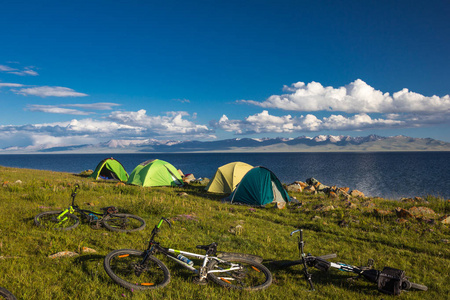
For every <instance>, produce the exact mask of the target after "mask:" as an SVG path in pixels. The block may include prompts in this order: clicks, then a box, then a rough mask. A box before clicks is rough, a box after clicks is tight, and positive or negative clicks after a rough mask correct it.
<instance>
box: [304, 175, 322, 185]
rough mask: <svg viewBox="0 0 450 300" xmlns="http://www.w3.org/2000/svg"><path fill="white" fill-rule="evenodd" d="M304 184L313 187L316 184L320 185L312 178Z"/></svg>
mask: <svg viewBox="0 0 450 300" xmlns="http://www.w3.org/2000/svg"><path fill="white" fill-rule="evenodd" d="M306 183H307V184H308V185H313V186H316V185H317V184H320V182H319V180H317V179H315V178H313V177H311V178H308V179H306Z"/></svg>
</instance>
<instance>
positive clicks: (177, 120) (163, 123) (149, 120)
mask: <svg viewBox="0 0 450 300" xmlns="http://www.w3.org/2000/svg"><path fill="white" fill-rule="evenodd" d="M186 116H189V114H188V113H187V112H168V113H167V114H166V115H165V116H149V115H147V111H146V110H144V109H141V110H139V111H136V112H134V111H115V112H112V113H111V114H110V115H109V117H108V118H109V119H110V120H112V121H116V122H119V123H122V124H128V125H131V126H140V127H144V128H147V130H149V131H151V132H153V133H156V134H158V135H162V136H167V135H180V136H181V135H184V134H187V135H197V134H200V135H201V134H207V133H209V132H210V130H209V128H208V127H207V126H206V125H198V124H195V123H194V122H192V121H189V120H186V119H184V118H183V117H186Z"/></svg>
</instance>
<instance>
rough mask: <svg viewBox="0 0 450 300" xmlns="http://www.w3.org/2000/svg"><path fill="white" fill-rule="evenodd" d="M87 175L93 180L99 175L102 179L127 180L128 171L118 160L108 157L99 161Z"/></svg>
mask: <svg viewBox="0 0 450 300" xmlns="http://www.w3.org/2000/svg"><path fill="white" fill-rule="evenodd" d="M89 177H90V178H94V179H95V180H97V179H98V178H99V177H100V178H103V179H115V180H120V181H127V180H128V173H127V172H126V171H125V169H124V167H123V166H122V164H121V163H120V162H118V161H117V160H115V159H114V158H112V157H110V158H105V159H104V160H102V161H101V162H99V163H98V165H97V167H96V168H95V171H94V172H93V173H92V174H91V175H90V176H89Z"/></svg>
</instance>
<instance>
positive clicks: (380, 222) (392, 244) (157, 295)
mask: <svg viewBox="0 0 450 300" xmlns="http://www.w3.org/2000/svg"><path fill="white" fill-rule="evenodd" d="M18 180H20V181H21V182H17V181H18ZM76 183H78V184H79V185H80V186H81V188H80V190H79V192H78V195H77V203H78V204H79V205H80V206H81V207H86V208H87V207H89V208H92V209H94V210H96V209H98V208H100V207H103V206H108V205H114V206H116V207H117V208H118V209H119V211H121V212H127V213H132V214H136V215H139V216H141V217H143V218H144V219H145V220H146V222H147V227H146V228H145V229H144V230H143V231H140V232H135V233H129V234H126V233H115V232H110V231H107V230H106V229H99V230H94V229H91V228H90V227H89V225H87V224H85V223H82V224H80V226H78V227H77V228H75V229H74V230H71V231H68V232H55V231H48V230H43V229H41V228H38V227H36V226H35V225H34V223H33V217H34V216H35V215H36V214H38V213H39V212H41V211H46V210H57V209H62V208H65V207H67V206H68V204H69V201H70V194H71V191H72V189H73V186H74V184H76ZM182 192H185V193H187V196H181V195H179V194H180V193H182ZM291 196H295V197H296V198H297V199H299V201H300V202H302V205H297V206H295V205H291V206H288V207H287V208H286V209H283V210H277V209H274V208H250V207H248V206H240V205H230V204H227V203H222V202H221V201H220V199H221V197H220V196H216V195H212V194H206V193H205V192H204V191H203V188H202V187H201V186H188V187H185V188H141V187H136V186H123V185H116V184H115V183H112V182H105V181H98V182H93V181H92V180H90V179H87V178H86V177H83V176H79V175H75V174H68V173H59V172H49V171H37V170H26V169H14V168H6V167H0V256H1V258H0V270H1V271H0V286H3V287H6V288H7V289H9V290H10V291H12V292H13V293H14V294H15V295H16V297H17V298H18V299H188V298H190V299H238V298H244V299H293V298H302V297H303V298H306V299H381V298H383V299H390V298H394V297H393V296H387V295H383V294H380V293H379V292H378V291H377V289H376V286H375V284H371V283H368V282H365V281H363V280H358V281H355V282H350V281H349V280H347V279H348V278H350V277H351V276H352V275H351V274H348V273H344V272H339V271H337V270H331V271H329V272H321V271H318V270H315V269H311V272H312V273H313V282H314V284H315V287H316V291H314V292H311V291H309V287H308V285H307V282H306V281H305V280H304V278H303V274H302V272H301V268H300V267H299V266H297V267H293V268H291V269H284V270H283V269H279V268H278V267H277V266H278V264H277V262H280V261H283V260H294V259H297V258H298V250H297V244H296V241H297V239H296V237H289V233H290V232H291V231H293V230H295V229H297V228H303V229H304V236H305V240H306V245H305V250H306V252H311V253H312V254H313V255H323V254H328V253H337V255H338V258H337V259H336V260H335V261H342V262H346V263H350V264H354V265H364V264H365V263H366V262H367V260H368V259H369V258H373V259H374V260H375V267H377V268H379V269H381V268H382V267H384V266H391V267H395V268H399V269H404V270H406V274H407V275H408V276H409V277H410V278H411V280H412V281H413V282H417V283H421V284H425V285H427V286H428V287H429V290H428V291H427V292H421V291H411V292H404V293H402V295H401V298H402V299H446V298H448V297H449V296H450V295H449V292H450V285H449V284H448V274H449V273H450V249H449V244H448V240H449V239H450V231H449V228H448V225H443V224H441V223H440V222H438V221H435V222H427V221H424V220H422V221H420V220H416V219H413V220H409V221H408V222H406V223H402V224H400V223H398V222H397V221H396V220H397V217H396V216H395V215H394V214H391V215H388V216H383V217H380V216H377V215H376V214H375V213H374V212H373V207H366V206H365V205H364V203H365V202H367V201H368V200H367V199H366V200H353V202H354V203H356V204H357V208H354V209H348V208H346V201H343V200H332V199H329V198H328V197H327V196H325V195H319V196H306V195H303V194H293V195H292V194H291ZM427 200H428V203H425V204H417V203H416V204H413V203H403V202H398V201H392V200H384V199H371V200H370V202H372V203H374V205H375V207H377V208H379V209H383V210H393V209H394V208H396V207H403V208H410V207H412V206H414V205H415V206H427V207H429V208H431V209H433V210H434V211H436V212H437V213H438V215H440V216H442V215H444V214H450V203H449V201H448V200H443V199H436V198H432V197H428V198H427ZM87 203H91V204H94V206H88V205H87ZM319 204H323V205H325V206H328V205H333V207H334V210H331V211H323V212H321V211H318V210H317V205H319ZM183 215H191V216H194V217H195V218H194V219H193V220H192V219H187V218H185V217H183ZM161 216H164V217H167V218H171V219H172V220H174V223H173V226H172V228H171V229H169V227H168V226H166V225H163V228H162V231H161V233H160V235H159V241H160V242H161V243H162V245H164V246H167V247H171V248H175V249H183V250H186V251H192V252H196V251H197V249H195V246H196V245H199V244H209V243H211V242H217V243H218V244H219V247H218V249H219V250H221V251H229V252H243V253H249V254H256V255H260V256H262V257H264V259H265V260H264V264H265V265H266V266H268V267H269V269H270V270H271V271H272V273H273V277H274V282H273V284H272V285H271V286H270V287H269V288H268V289H266V290H263V291H260V292H242V291H233V290H226V289H223V288H221V287H219V286H217V285H215V284H213V283H210V284H209V285H207V286H198V285H196V284H194V283H193V282H192V274H191V273H190V272H189V271H187V270H185V269H183V268H181V267H179V266H178V265H176V264H174V263H172V262H171V261H168V259H166V258H164V257H162V256H158V258H160V259H161V260H162V261H163V262H164V263H166V264H167V266H168V267H169V270H170V272H171V276H172V279H171V282H170V283H169V285H168V286H167V287H165V288H163V289H159V290H154V291H148V292H131V291H128V290H126V289H124V288H122V287H120V286H119V285H117V284H115V283H114V282H113V281H112V280H111V279H110V278H109V277H108V276H107V274H106V273H105V271H104V269H103V258H104V256H105V255H106V254H107V253H108V252H110V251H112V250H115V249H121V248H130V249H140V250H143V249H144V248H145V246H146V240H147V238H148V236H149V235H150V232H151V230H152V228H153V226H154V225H155V224H156V223H157V222H158V220H159V219H160V218H161ZM342 221H344V223H342ZM340 224H341V225H342V224H344V225H343V226H340ZM237 225H241V226H243V229H242V231H241V232H238V233H237V234H236V233H234V232H235V231H233V230H232V229H233V228H235V227H236V226H237ZM84 246H86V247H89V248H93V249H95V250H97V253H94V254H80V255H79V256H77V257H65V258H57V259H51V258H49V257H48V256H49V255H51V254H54V253H56V252H59V251H66V250H67V251H74V252H78V253H79V252H80V249H81V248H82V247H84ZM197 265H198V262H197Z"/></svg>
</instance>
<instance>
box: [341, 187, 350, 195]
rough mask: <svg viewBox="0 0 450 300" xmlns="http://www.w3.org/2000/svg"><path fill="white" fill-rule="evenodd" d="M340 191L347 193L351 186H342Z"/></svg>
mask: <svg viewBox="0 0 450 300" xmlns="http://www.w3.org/2000/svg"><path fill="white" fill-rule="evenodd" d="M338 191H339V192H342V193H345V194H347V193H348V192H349V191H350V188H349V187H340V188H338Z"/></svg>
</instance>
